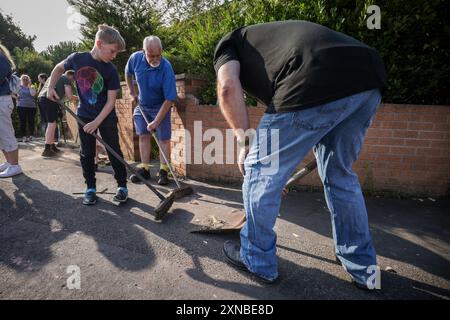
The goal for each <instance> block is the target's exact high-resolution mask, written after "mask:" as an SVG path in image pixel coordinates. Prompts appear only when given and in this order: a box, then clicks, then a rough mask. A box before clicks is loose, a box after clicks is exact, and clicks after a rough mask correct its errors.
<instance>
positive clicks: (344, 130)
mask: <svg viewBox="0 0 450 320" xmlns="http://www.w3.org/2000/svg"><path fill="white" fill-rule="evenodd" d="M380 100H381V95H380V92H379V90H378V89H374V90H369V91H365V92H361V93H358V94H355V95H352V96H349V97H346V98H343V99H339V100H336V101H333V102H330V103H327V104H323V105H320V106H315V107H313V108H309V109H305V110H301V111H296V112H288V113H276V114H264V116H263V117H262V119H261V122H260V124H259V126H258V129H257V132H256V139H254V141H253V143H252V145H251V147H250V151H249V153H248V155H247V158H246V160H245V178H244V183H243V186H242V192H243V199H244V206H245V211H246V216H247V222H246V224H245V226H244V227H243V228H242V230H241V234H240V235H241V252H240V253H241V259H242V261H243V262H244V264H245V265H246V266H247V268H248V269H249V270H250V271H251V272H253V273H256V274H258V275H259V276H261V277H263V278H266V279H268V280H273V279H276V278H277V277H278V270H277V269H278V266H277V257H276V240H277V237H276V234H275V232H274V231H273V227H274V225H275V220H276V218H277V215H278V212H279V209H280V202H281V194H282V190H283V188H284V186H285V183H286V182H287V180H288V179H289V178H290V177H291V175H292V174H293V172H294V170H295V168H296V167H297V166H298V164H299V163H300V162H301V160H302V159H303V158H304V157H305V156H306V154H307V153H308V152H309V150H311V149H313V151H314V155H315V157H316V160H317V166H318V171H319V175H320V178H321V181H322V183H323V186H324V192H325V198H326V202H327V205H328V208H329V210H330V213H331V224H332V230H333V239H334V244H335V250H336V255H337V256H338V258H339V259H340V260H341V262H342V265H343V267H344V268H345V270H347V272H349V273H350V275H351V276H352V278H353V279H354V280H355V281H357V282H359V283H362V284H366V281H367V279H368V278H369V277H370V276H371V273H370V272H368V270H367V269H368V267H369V266H373V265H376V254H375V249H374V247H373V245H372V239H371V236H370V232H369V226H368V220H367V211H366V206H365V203H364V197H363V195H362V192H361V186H360V184H359V182H358V177H357V175H356V174H355V173H354V172H353V170H352V164H353V162H355V161H356V159H357V158H358V155H359V152H360V151H361V148H362V145H363V141H364V136H365V134H366V131H367V129H368V128H369V126H370V125H371V123H372V119H373V116H374V115H375V113H376V110H377V108H378V105H379V104H380ZM274 129H275V130H274Z"/></svg>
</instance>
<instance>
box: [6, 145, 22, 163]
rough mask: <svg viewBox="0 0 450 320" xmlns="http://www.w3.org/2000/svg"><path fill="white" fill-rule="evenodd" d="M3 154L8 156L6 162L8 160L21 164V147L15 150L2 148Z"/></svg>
mask: <svg viewBox="0 0 450 320" xmlns="http://www.w3.org/2000/svg"><path fill="white" fill-rule="evenodd" d="M2 152H3V155H4V156H5V158H6V162H8V163H9V164H11V165H18V164H19V148H17V149H16V150H13V151H5V150H2Z"/></svg>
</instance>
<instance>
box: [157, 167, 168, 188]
mask: <svg viewBox="0 0 450 320" xmlns="http://www.w3.org/2000/svg"><path fill="white" fill-rule="evenodd" d="M168 183H169V178H168V177H167V171H166V170H164V169H161V170H159V179H158V184H159V185H161V186H163V185H166V184H168Z"/></svg>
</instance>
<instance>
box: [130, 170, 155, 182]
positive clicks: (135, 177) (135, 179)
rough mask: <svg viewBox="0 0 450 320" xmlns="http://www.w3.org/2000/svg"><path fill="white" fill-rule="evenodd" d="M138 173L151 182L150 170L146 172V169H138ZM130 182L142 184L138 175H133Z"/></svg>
mask: <svg viewBox="0 0 450 320" xmlns="http://www.w3.org/2000/svg"><path fill="white" fill-rule="evenodd" d="M137 172H138V173H139V174H140V175H141V176H143V177H144V179H146V180H150V178H151V177H150V171H149V170H146V169H144V168H138V169H137ZM130 180H131V182H133V183H139V182H141V180H139V178H138V177H137V175H135V174H132V175H131V176H130Z"/></svg>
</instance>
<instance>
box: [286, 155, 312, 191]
mask: <svg viewBox="0 0 450 320" xmlns="http://www.w3.org/2000/svg"><path fill="white" fill-rule="evenodd" d="M316 167H317V163H316V160H315V159H314V160H312V161H310V162H308V163H307V164H306V166H305V167H304V168H303V169H301V170H300V171H299V172H297V173H296V174H294V175H293V176H292V177H291V178H290V179H289V180H288V182H286V185H285V188H286V187H289V186H290V185H291V184H293V183H294V182H295V181H297V180H299V179H301V178H303V177H304V176H306V175H307V174H308V173H310V172H311V171H313V170H314V169H315V168H316Z"/></svg>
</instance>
